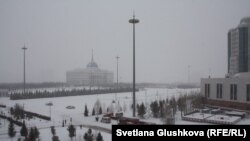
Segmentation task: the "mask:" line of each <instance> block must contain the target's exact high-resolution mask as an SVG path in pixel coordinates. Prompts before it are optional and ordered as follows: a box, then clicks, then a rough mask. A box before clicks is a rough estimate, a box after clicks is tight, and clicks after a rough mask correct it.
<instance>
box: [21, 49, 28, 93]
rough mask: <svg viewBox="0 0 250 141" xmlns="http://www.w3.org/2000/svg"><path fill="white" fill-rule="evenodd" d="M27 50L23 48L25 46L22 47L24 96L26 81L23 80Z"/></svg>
mask: <svg viewBox="0 0 250 141" xmlns="http://www.w3.org/2000/svg"><path fill="white" fill-rule="evenodd" d="M27 49H28V48H26V47H25V45H24V46H23V48H22V50H23V94H25V87H26V79H25V50H27Z"/></svg>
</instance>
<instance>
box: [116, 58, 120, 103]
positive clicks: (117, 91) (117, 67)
mask: <svg viewBox="0 0 250 141" xmlns="http://www.w3.org/2000/svg"><path fill="white" fill-rule="evenodd" d="M119 58H120V57H119V56H116V66H117V67H116V70H117V73H116V80H117V81H116V89H117V92H116V94H115V100H117V93H118V86H119V85H118V77H119V75H118V59H119Z"/></svg>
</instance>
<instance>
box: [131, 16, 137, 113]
mask: <svg viewBox="0 0 250 141" xmlns="http://www.w3.org/2000/svg"><path fill="white" fill-rule="evenodd" d="M129 23H131V24H133V117H135V24H136V23H139V20H138V19H135V15H133V19H130V20H129Z"/></svg>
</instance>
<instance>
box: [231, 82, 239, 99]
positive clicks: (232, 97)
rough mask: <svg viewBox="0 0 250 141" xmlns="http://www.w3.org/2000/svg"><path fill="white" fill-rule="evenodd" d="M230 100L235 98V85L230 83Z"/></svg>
mask: <svg viewBox="0 0 250 141" xmlns="http://www.w3.org/2000/svg"><path fill="white" fill-rule="evenodd" d="M230 100H237V85H236V84H231V85H230Z"/></svg>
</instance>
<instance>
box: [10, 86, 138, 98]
mask: <svg viewBox="0 0 250 141" xmlns="http://www.w3.org/2000/svg"><path fill="white" fill-rule="evenodd" d="M132 90H133V89H132V88H118V89H115V88H109V89H93V90H91V89H87V90H86V89H80V90H78V89H73V90H57V91H52V92H49V91H36V92H27V93H25V94H23V93H12V94H11V95H10V99H11V100H19V99H35V98H50V97H65V96H79V95H91V94H107V93H122V92H132ZM136 91H138V89H137V90H136Z"/></svg>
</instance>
